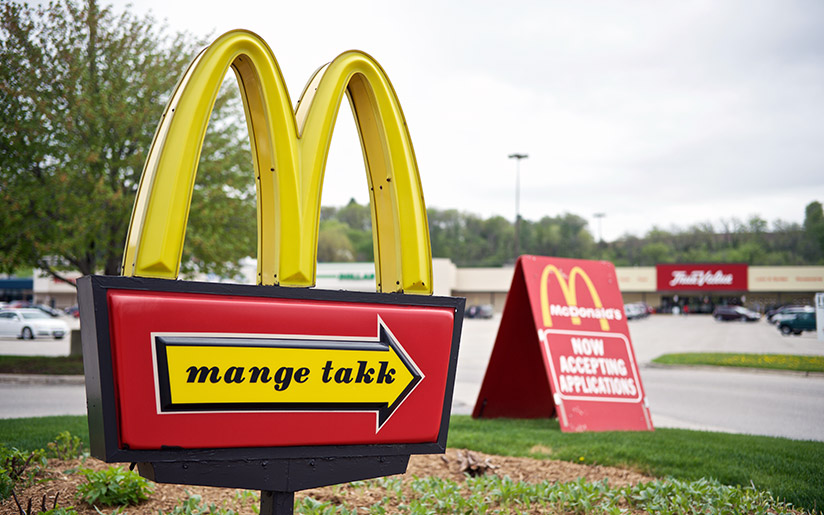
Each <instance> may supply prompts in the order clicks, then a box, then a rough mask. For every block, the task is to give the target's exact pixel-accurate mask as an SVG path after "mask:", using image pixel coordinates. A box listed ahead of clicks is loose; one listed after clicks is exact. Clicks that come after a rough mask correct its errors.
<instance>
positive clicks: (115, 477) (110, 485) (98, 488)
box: [77, 466, 152, 506]
mask: <svg viewBox="0 0 824 515" xmlns="http://www.w3.org/2000/svg"><path fill="white" fill-rule="evenodd" d="M78 472H80V473H81V474H83V475H85V476H86V482H85V483H82V484H80V485H78V486H77V497H78V499H82V500H83V501H86V503H88V504H90V505H95V504H102V505H104V506H129V505H133V504H139V503H140V502H142V501H145V500H146V499H148V498H149V494H151V493H152V483H151V482H150V481H149V480H148V479H144V478H142V477H140V475H139V474H137V472H132V471H130V470H125V469H122V468H120V467H118V466H111V467H109V468H107V469H104V470H97V471H94V470H89V469H81V470H79V471H78Z"/></svg>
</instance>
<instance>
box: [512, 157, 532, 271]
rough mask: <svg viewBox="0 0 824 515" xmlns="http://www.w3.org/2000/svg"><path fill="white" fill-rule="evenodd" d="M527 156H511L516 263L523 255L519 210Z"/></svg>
mask: <svg viewBox="0 0 824 515" xmlns="http://www.w3.org/2000/svg"><path fill="white" fill-rule="evenodd" d="M528 157H529V155H527V154H509V158H510V159H515V160H516V161H515V261H518V255H520V253H521V249H520V248H519V247H520V241H521V240H520V237H519V231H518V228H519V225H520V221H521V214H520V210H519V203H520V196H521V159H526V158H528Z"/></svg>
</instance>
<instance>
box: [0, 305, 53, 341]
mask: <svg viewBox="0 0 824 515" xmlns="http://www.w3.org/2000/svg"><path fill="white" fill-rule="evenodd" d="M68 332H69V326H68V324H66V321H65V320H60V319H58V318H52V317H50V316H49V315H47V314H46V313H44V312H42V311H40V310H39V309H34V308H31V309H4V310H1V311H0V336H15V337H17V338H23V339H24V340H32V339H34V338H38V337H45V338H56V339H58V340H59V339H61V338H63V337H64V336H66V334H68Z"/></svg>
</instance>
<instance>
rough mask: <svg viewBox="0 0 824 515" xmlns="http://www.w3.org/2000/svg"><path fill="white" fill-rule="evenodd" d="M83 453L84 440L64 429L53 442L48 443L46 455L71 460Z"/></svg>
mask: <svg viewBox="0 0 824 515" xmlns="http://www.w3.org/2000/svg"><path fill="white" fill-rule="evenodd" d="M82 455H83V441H82V440H80V438H79V437H77V436H72V434H71V433H69V432H68V431H63V432H62V433H60V434H59V435H57V437H55V439H54V441H53V442H50V443H49V444H47V445H46V457H47V458H57V459H59V460H71V459H74V458H79V457H80V456H82Z"/></svg>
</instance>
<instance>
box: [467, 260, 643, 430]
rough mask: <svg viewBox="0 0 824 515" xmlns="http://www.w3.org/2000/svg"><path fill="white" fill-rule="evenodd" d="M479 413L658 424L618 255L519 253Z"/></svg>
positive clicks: (578, 425)
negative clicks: (634, 339)
mask: <svg viewBox="0 0 824 515" xmlns="http://www.w3.org/2000/svg"><path fill="white" fill-rule="evenodd" d="M472 415H473V417H475V418H496V417H511V418H543V417H553V416H557V417H558V419H559V421H560V425H561V429H562V430H563V431H571V432H580V431H612V430H649V431H651V430H653V426H652V420H651V417H650V412H649V408H648V405H647V401H646V396H645V394H644V388H643V385H642V384H641V375H640V373H639V371H638V364H637V362H636V359H635V352H634V351H633V348H632V342H631V340H630V336H629V328H628V326H627V321H626V316H625V314H624V310H623V300H622V297H621V292H620V291H619V289H618V281H617V278H616V275H615V267H614V266H613V264H612V263H609V262H606V261H588V260H580V259H564V258H551V257H542V256H521V257H520V258H519V259H518V262H517V264H516V266H515V274H514V276H513V279H512V285H511V287H510V289H509V295H508V296H507V300H506V305H505V306H504V313H503V317H502V319H501V325H500V327H499V329H498V336H497V338H496V340H495V346H494V348H493V350H492V355H491V357H490V360H489V365H488V367H487V370H486V375H485V376H484V380H483V383H482V385H481V390H480V393H479V394H478V400H477V402H476V404H475V409H474V411H473V414H472Z"/></svg>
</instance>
